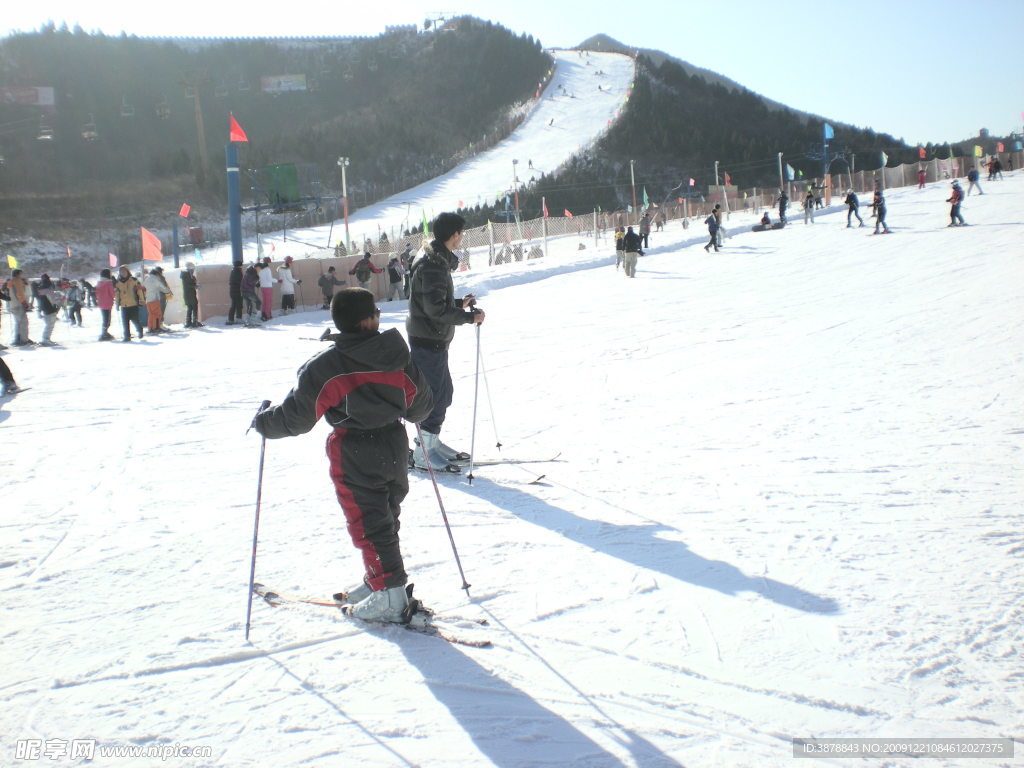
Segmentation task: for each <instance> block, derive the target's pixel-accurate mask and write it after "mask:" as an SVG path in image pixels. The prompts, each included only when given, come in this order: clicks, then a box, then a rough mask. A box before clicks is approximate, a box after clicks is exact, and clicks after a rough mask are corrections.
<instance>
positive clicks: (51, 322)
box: [38, 273, 60, 347]
mask: <svg viewBox="0 0 1024 768" xmlns="http://www.w3.org/2000/svg"><path fill="white" fill-rule="evenodd" d="M38 296H39V309H40V310H42V313H43V340H42V341H40V342H39V346H41V347H56V346H57V343H56V342H55V341H53V339H51V338H50V337H51V336H52V335H53V327H54V326H55V325H56V324H57V312H58V309H57V305H58V304H59V303H60V301H59V300H58V298H57V290H56V289H55V288H54V287H53V282H52V281H51V280H50V276H49V275H47V274H45V273H44V274H43V275H42V276H40V278H39V292H38Z"/></svg>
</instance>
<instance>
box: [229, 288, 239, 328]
mask: <svg viewBox="0 0 1024 768" xmlns="http://www.w3.org/2000/svg"><path fill="white" fill-rule="evenodd" d="M230 296H231V306H230V307H228V322H229V323H234V322H236V321H238V320H241V319H242V293H241V292H240V291H239V292H235V291H231V293H230Z"/></svg>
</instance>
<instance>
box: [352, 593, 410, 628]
mask: <svg viewBox="0 0 1024 768" xmlns="http://www.w3.org/2000/svg"><path fill="white" fill-rule="evenodd" d="M409 613H410V612H409V595H408V593H407V592H406V589H405V585H404V584H403V585H402V586H400V587H389V588H388V589H382V590H380V591H378V592H371V593H370V595H369V597H367V598H365V599H364V600H361V601H360V602H358V603H356V604H355V605H353V606H351V607H350V608H348V614H349V615H350V616H353V617H355V618H357V619H362V620H364V621H388V622H392V623H395V624H407V623H408V622H409Z"/></svg>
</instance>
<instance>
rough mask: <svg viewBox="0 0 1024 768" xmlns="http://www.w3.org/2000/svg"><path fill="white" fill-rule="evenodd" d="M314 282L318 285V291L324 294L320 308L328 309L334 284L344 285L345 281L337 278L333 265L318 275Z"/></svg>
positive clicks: (332, 296)
mask: <svg viewBox="0 0 1024 768" xmlns="http://www.w3.org/2000/svg"><path fill="white" fill-rule="evenodd" d="M316 284H317V285H319V286H320V293H322V294H323V295H324V304H323V306H322V307H321V309H330V308H331V299H333V298H334V286H336V285H345V281H344V280H339V279H338V276H337V275H335V274H334V267H328V268H327V272H326V273H324V274H322V275H320V279H318V280H317V281H316Z"/></svg>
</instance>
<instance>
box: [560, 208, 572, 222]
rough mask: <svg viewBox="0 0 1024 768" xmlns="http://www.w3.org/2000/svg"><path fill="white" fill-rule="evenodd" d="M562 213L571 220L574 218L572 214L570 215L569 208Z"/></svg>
mask: <svg viewBox="0 0 1024 768" xmlns="http://www.w3.org/2000/svg"><path fill="white" fill-rule="evenodd" d="M562 213H564V214H565V215H566V216H567V217H568V218H570V219H571V218H572V214H571V213H569V209H568V208H566V209H565V210H564V211H562Z"/></svg>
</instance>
